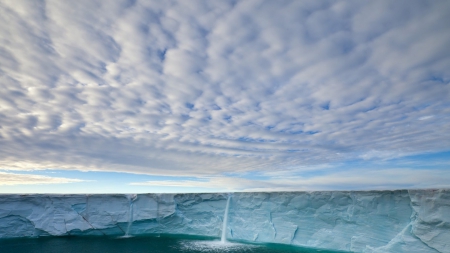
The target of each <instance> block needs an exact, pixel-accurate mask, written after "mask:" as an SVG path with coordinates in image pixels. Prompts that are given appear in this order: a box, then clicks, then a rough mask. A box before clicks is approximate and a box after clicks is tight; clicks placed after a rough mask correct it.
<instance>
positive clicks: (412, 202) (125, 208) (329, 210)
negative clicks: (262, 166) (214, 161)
mask: <svg viewBox="0 0 450 253" xmlns="http://www.w3.org/2000/svg"><path fill="white" fill-rule="evenodd" d="M227 202H229V203H227ZM227 205H228V208H226V206H227ZM225 211H227V217H225ZM224 220H225V221H224ZM222 228H225V231H222ZM151 234H180V235H198V236H209V237H216V238H221V236H222V234H223V235H224V237H225V238H226V239H227V240H230V241H242V242H254V243H281V244H291V245H297V246H302V247H312V248H319V249H331V250H341V251H347V252H364V253H381V252H423V253H425V252H434V253H436V252H442V253H450V190H449V189H433V190H395V191H314V192H267V193H266V192H258V193H250V192H244V193H198V194H197V193H196V194H194V193H192V194H128V195H127V194H95V195H39V194H35V195H17V194H3V195H0V238H15V237H40V236H67V235H73V236H104V235H108V236H124V235H127V236H133V235H151Z"/></svg>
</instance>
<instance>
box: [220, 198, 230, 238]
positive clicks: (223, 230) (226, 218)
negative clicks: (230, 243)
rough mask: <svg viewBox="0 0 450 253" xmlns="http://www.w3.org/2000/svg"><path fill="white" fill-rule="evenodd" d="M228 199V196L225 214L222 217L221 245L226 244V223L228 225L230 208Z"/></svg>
mask: <svg viewBox="0 0 450 253" xmlns="http://www.w3.org/2000/svg"><path fill="white" fill-rule="evenodd" d="M230 199H231V196H230V195H228V199H227V206H226V207H225V214H224V216H223V224H222V237H221V238H220V241H221V242H222V243H225V242H227V223H228V209H229V207H230Z"/></svg>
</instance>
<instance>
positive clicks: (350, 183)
mask: <svg viewBox="0 0 450 253" xmlns="http://www.w3.org/2000/svg"><path fill="white" fill-rule="evenodd" d="M282 174H283V173H276V176H275V175H273V177H269V176H270V173H268V174H266V175H265V176H266V177H268V179H262V180H261V179H260V180H258V179H248V178H236V177H212V178H198V179H196V180H162V181H161V180H158V181H157V180H154V181H145V182H133V183H131V185H137V186H152V187H188V188H189V187H190V188H206V189H208V188H209V189H211V190H212V191H216V190H217V189H221V191H251V192H254V191H305V190H355V189H358V190H369V189H404V188H448V187H450V184H449V183H448V182H449V180H450V173H448V172H446V171H439V170H435V171H429V170H411V169H388V170H387V169H380V170H377V171H372V170H364V169H359V170H354V169H352V170H347V171H342V172H331V173H328V174H326V175H316V176H312V177H300V176H293V175H286V174H287V173H284V174H285V175H282Z"/></svg>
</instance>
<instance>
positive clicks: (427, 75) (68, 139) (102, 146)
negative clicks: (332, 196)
mask: <svg viewBox="0 0 450 253" xmlns="http://www.w3.org/2000/svg"><path fill="white" fill-rule="evenodd" d="M449 23H450V2H449V1H415V0H413V1H402V0H400V1H370V2H366V1H206V0H205V1H93V0H89V1H44V0H42V1H37V0H29V1H25V0H21V1H2V2H1V3H0V168H3V169H13V170H32V169H46V168H60V169H77V170H99V171H102V170H103V171H121V172H132V173H145V174H152V175H165V176H171V175H177V176H190V177H198V178H207V181H206V182H210V181H211V182H216V183H219V184H223V185H226V184H230V183H231V181H232V180H229V179H228V177H226V175H233V177H234V178H235V177H239V175H244V174H246V175H249V174H251V173H254V172H258V173H261V174H263V175H265V176H266V177H268V179H267V180H265V181H264V180H263V181H258V180H252V179H245V178H240V179H239V180H240V181H238V182H241V185H253V184H258V185H261V184H267V183H269V181H270V182H271V185H268V187H271V188H274V189H279V188H283V186H286V187H287V188H289V189H291V188H295V185H296V184H297V185H298V184H302V185H306V186H307V185H312V184H319V185H321V184H327V185H335V184H349V182H350V181H351V182H356V181H361V180H362V181H364V180H363V179H362V178H356V177H351V176H350V175H352V173H357V172H356V171H347V174H345V173H344V172H339V173H341V174H335V173H337V172H335V171H333V168H332V166H330V168H329V170H325V172H323V171H324V170H321V171H322V172H321V173H322V174H321V177H318V176H316V177H315V178H316V179H314V180H313V179H310V180H309V181H308V180H307V178H306V179H305V178H302V177H299V178H297V181H296V182H291V181H289V180H288V179H289V178H291V176H290V173H297V175H298V173H300V172H302V171H310V170H312V169H313V168H316V167H320V166H328V165H327V164H333V163H342V162H345V161H350V160H355V159H363V160H367V161H369V162H370V161H376V160H383V159H393V158H398V157H403V156H408V155H414V154H425V153H430V152H443V151H447V150H449V149H450V144H449V143H450V128H449V126H450V99H449V98H450V84H449V82H450V68H449V66H450V50H449V46H448V45H450V26H449V25H448V24H449ZM274 171H278V172H280V175H285V176H278V177H274V176H271V175H272V174H271V173H273V172H274ZM327 171H328V172H327ZM393 171H394V172H395V173H394V174H395V175H396V177H399V178H401V180H404V182H403V183H405V185H412V186H417V185H418V183H417V182H418V181H417V179H418V178H419V176H418V173H419V172H420V173H422V174H423V173H425V172H426V170H425V171H415V172H414V171H412V170H404V169H397V170H393ZM281 172H282V173H281ZM376 172H377V171H376V170H371V171H369V170H367V169H366V170H365V172H364V173H362V174H361V177H362V176H363V175H365V176H366V178H370V177H373V176H374V175H375V174H376ZM283 173H284V174H283ZM342 173H344V174H342ZM374 173H375V174H374ZM402 173H403V174H402ZM411 173H412V174H411ZM408 174H411V176H409V177H402V176H401V175H408ZM425 174H426V173H425ZM447 174H448V173H447ZM447 174H446V175H445V176H448V175H447ZM223 175H225V176H224V177H222V179H220V178H221V177H220V176H223ZM346 175H347V176H346ZM376 175H384V176H383V178H377V180H378V181H379V182H380V184H372V185H383V184H382V183H381V182H382V181H383V179H384V178H388V177H389V173H388V171H381V172H380V174H376ZM5 176H8V175H7V174H2V177H5ZM345 178H347V179H348V180H347V181H346V180H344V179H345ZM332 179H336V180H334V181H333V180H332ZM435 179H436V178H433V177H429V178H427V180H428V182H429V183H432V182H434V181H433V180H435ZM208 180H209V181H208ZM214 180H216V181H214ZM217 180H219V181H217ZM227 180H228V181H227ZM246 180H247V181H246ZM330 180H331V181H330ZM378 181H377V182H378ZM261 182H262V183H261ZM391 183H392V184H393V182H390V183H389V185H390V184H391ZM416 183H417V184H416ZM161 184H167V182H166V183H161ZM182 184H184V185H188V184H190V182H189V181H183V182H182ZM204 184H207V183H204ZM204 186H205V185H204ZM236 187H237V188H238V189H240V188H239V187H240V186H236ZM258 187H259V186H257V185H254V186H252V188H254V189H256V188H258Z"/></svg>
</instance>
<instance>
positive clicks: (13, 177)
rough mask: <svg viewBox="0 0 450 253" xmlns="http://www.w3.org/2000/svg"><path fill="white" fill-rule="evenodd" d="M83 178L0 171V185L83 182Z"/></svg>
mask: <svg viewBox="0 0 450 253" xmlns="http://www.w3.org/2000/svg"><path fill="white" fill-rule="evenodd" d="M84 181H85V180H81V179H74V178H64V177H48V176H41V175H32V174H16V173H8V172H1V171H0V186H4V185H42V184H68V183H78V182H84Z"/></svg>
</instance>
